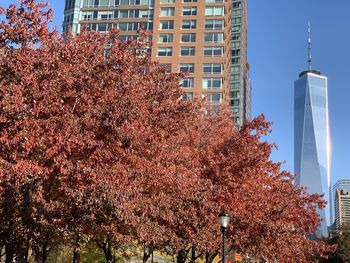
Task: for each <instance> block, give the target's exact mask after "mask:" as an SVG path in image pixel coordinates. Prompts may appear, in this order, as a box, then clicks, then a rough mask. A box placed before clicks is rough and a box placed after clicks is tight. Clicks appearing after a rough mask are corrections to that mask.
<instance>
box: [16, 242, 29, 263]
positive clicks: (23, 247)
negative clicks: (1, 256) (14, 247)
mask: <svg viewBox="0 0 350 263" xmlns="http://www.w3.org/2000/svg"><path fill="white" fill-rule="evenodd" d="M28 253H29V242H22V243H21V244H20V245H19V251H18V254H17V257H16V262H18V263H27V262H28Z"/></svg>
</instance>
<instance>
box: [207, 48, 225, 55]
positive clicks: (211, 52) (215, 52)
mask: <svg viewBox="0 0 350 263" xmlns="http://www.w3.org/2000/svg"><path fill="white" fill-rule="evenodd" d="M223 55H224V48H223V47H204V56H205V57H222V56H223Z"/></svg>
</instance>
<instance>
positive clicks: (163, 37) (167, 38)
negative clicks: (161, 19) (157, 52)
mask: <svg viewBox="0 0 350 263" xmlns="http://www.w3.org/2000/svg"><path fill="white" fill-rule="evenodd" d="M158 42H159V43H172V42H173V34H160V35H159V40H158Z"/></svg>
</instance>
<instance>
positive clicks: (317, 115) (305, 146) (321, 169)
mask: <svg viewBox="0 0 350 263" xmlns="http://www.w3.org/2000/svg"><path fill="white" fill-rule="evenodd" d="M308 44H309V57H308V70H306V71H303V72H301V73H300V74H299V79H298V80H296V81H295V82H294V171H295V173H296V176H297V178H296V183H298V184H300V185H302V186H305V187H307V191H308V192H309V193H311V194H312V193H318V194H324V197H325V199H326V200H327V199H328V196H329V187H330V173H329V168H330V139H329V119H328V99H327V77H325V76H322V75H321V73H320V72H319V71H316V70H312V68H311V40H310V27H309V38H308ZM328 207H329V205H327V207H326V209H324V210H320V211H318V212H319V214H320V216H321V218H322V223H321V226H320V228H319V229H318V231H317V233H315V234H316V237H321V236H328V231H327V224H329V208H328Z"/></svg>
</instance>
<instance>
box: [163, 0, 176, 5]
mask: <svg viewBox="0 0 350 263" xmlns="http://www.w3.org/2000/svg"><path fill="white" fill-rule="evenodd" d="M174 2H175V1H174V0H160V3H161V4H173V3H174Z"/></svg>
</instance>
